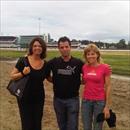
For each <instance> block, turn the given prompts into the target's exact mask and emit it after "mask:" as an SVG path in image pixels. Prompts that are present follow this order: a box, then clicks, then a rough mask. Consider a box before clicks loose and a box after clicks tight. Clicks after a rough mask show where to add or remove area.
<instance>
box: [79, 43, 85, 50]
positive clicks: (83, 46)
mask: <svg viewBox="0 0 130 130" xmlns="http://www.w3.org/2000/svg"><path fill="white" fill-rule="evenodd" d="M79 47H80V48H81V49H84V48H86V47H87V45H83V44H81V45H80V46H79Z"/></svg>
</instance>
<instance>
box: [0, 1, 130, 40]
mask: <svg viewBox="0 0 130 130" xmlns="http://www.w3.org/2000/svg"><path fill="white" fill-rule="evenodd" d="M129 4H130V2H129V1H61V2H60V1H53V0H52V1H31V0H30V1H20V0H19V1H11V0H7V1H4V0H2V1H1V7H2V8H1V16H0V17H1V32H0V33H1V34H0V35H32V34H39V23H40V34H44V33H50V34H51V37H52V38H53V39H55V40H57V39H58V38H59V37H61V36H64V35H66V36H68V37H69V38H70V39H77V40H82V39H86V40H94V41H99V40H100V41H106V42H118V41H119V40H120V39H122V38H123V39H125V40H126V41H128V40H129V35H130V34H129V22H130V21H129V15H130V13H129V11H130V7H129ZM39 18H40V20H39Z"/></svg>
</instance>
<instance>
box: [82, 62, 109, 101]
mask: <svg viewBox="0 0 130 130" xmlns="http://www.w3.org/2000/svg"><path fill="white" fill-rule="evenodd" d="M82 71H83V81H84V83H85V87H84V91H83V99H89V100H105V87H104V84H105V76H108V75H110V74H111V68H110V67H109V65H107V64H99V65H98V66H97V67H94V66H89V65H87V64H85V65H84V66H83V68H82Z"/></svg>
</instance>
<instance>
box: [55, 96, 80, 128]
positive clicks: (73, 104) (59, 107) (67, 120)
mask: <svg viewBox="0 0 130 130" xmlns="http://www.w3.org/2000/svg"><path fill="white" fill-rule="evenodd" d="M54 109H55V112H56V117H57V122H58V125H59V128H60V130H78V116H79V97H75V98H70V99H59V98H54Z"/></svg>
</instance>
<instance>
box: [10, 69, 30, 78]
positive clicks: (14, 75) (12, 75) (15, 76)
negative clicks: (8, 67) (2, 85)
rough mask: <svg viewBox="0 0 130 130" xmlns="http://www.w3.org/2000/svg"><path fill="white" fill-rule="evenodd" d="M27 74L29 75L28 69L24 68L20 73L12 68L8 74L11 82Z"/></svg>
mask: <svg viewBox="0 0 130 130" xmlns="http://www.w3.org/2000/svg"><path fill="white" fill-rule="evenodd" d="M28 73H30V67H24V69H23V71H22V72H19V71H18V69H17V68H14V69H13V70H12V72H11V74H10V77H11V79H12V80H18V79H20V78H22V77H24V76H25V75H27V74H28Z"/></svg>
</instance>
